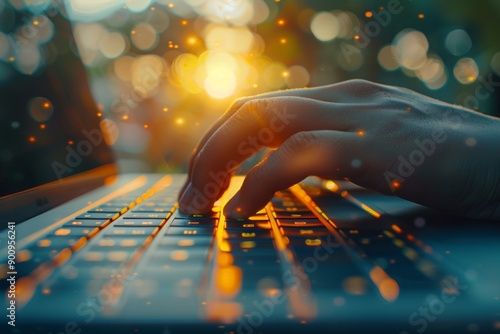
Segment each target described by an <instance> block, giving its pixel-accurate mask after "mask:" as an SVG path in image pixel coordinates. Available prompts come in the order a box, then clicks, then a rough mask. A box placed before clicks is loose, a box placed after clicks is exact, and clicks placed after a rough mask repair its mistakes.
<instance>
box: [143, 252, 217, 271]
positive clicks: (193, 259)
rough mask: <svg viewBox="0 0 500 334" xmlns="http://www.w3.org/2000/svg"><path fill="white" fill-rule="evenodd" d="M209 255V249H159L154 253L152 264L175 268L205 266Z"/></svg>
mask: <svg viewBox="0 0 500 334" xmlns="http://www.w3.org/2000/svg"><path fill="white" fill-rule="evenodd" d="M207 255H208V248H190V249H159V250H156V251H155V252H154V254H153V257H152V259H151V262H154V263H155V264H156V265H169V266H173V267H174V266H179V265H180V266H184V265H203V264H204V262H205V261H206V258H207ZM174 268H175V267H174Z"/></svg>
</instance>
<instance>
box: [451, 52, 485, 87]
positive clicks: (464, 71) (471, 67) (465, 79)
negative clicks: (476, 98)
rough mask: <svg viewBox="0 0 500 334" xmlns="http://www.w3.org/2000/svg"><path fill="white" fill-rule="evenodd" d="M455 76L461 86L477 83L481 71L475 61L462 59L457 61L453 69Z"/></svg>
mask: <svg viewBox="0 0 500 334" xmlns="http://www.w3.org/2000/svg"><path fill="white" fill-rule="evenodd" d="M453 74H454V75H455V78H456V79H457V80H458V81H459V82H460V83H461V84H470V83H472V82H474V81H476V79H477V76H478V75H479V69H478V67H477V64H476V62H475V61H474V59H472V58H462V59H460V60H459V61H457V63H456V65H455V67H454V68H453Z"/></svg>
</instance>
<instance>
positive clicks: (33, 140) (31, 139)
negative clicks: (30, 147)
mask: <svg viewBox="0 0 500 334" xmlns="http://www.w3.org/2000/svg"><path fill="white" fill-rule="evenodd" d="M28 141H29V142H30V143H34V142H35V141H36V138H35V137H33V136H31V137H29V138H28Z"/></svg>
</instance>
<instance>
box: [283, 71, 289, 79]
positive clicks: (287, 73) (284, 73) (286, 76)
mask: <svg viewBox="0 0 500 334" xmlns="http://www.w3.org/2000/svg"><path fill="white" fill-rule="evenodd" d="M281 75H282V76H283V78H288V77H289V76H290V72H288V71H285V72H283V73H281Z"/></svg>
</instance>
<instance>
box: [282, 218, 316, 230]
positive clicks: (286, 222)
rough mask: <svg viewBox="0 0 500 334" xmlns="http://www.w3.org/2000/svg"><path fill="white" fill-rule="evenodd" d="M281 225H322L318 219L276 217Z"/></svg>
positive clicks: (302, 226) (303, 226)
mask: <svg viewBox="0 0 500 334" xmlns="http://www.w3.org/2000/svg"><path fill="white" fill-rule="evenodd" d="M277 222H278V225H279V226H281V227H301V228H305V227H308V228H309V227H324V226H325V225H323V223H322V222H321V221H320V220H319V219H277Z"/></svg>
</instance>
